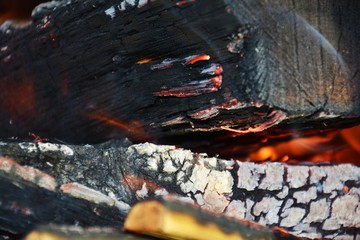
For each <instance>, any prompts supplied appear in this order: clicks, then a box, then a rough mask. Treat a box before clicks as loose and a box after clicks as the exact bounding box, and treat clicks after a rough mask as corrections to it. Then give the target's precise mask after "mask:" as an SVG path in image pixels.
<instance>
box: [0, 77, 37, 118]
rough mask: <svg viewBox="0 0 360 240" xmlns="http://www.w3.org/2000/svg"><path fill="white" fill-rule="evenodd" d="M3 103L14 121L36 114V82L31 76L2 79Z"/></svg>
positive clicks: (0, 84)
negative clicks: (18, 78)
mask: <svg viewBox="0 0 360 240" xmlns="http://www.w3.org/2000/svg"><path fill="white" fill-rule="evenodd" d="M0 82H1V83H0V89H3V92H2V93H1V94H2V95H3V96H2V98H1V103H0V104H1V105H3V107H4V109H6V110H7V111H8V112H9V117H10V119H11V120H13V121H22V120H27V119H29V118H32V117H34V116H35V115H36V100H35V93H34V82H33V81H32V79H30V78H24V79H21V80H13V79H11V80H9V81H6V80H5V81H0Z"/></svg>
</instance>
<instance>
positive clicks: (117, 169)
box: [0, 141, 360, 239]
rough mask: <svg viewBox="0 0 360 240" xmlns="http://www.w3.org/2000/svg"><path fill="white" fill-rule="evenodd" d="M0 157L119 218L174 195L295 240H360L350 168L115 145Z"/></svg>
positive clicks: (37, 148)
mask: <svg viewBox="0 0 360 240" xmlns="http://www.w3.org/2000/svg"><path fill="white" fill-rule="evenodd" d="M0 152H1V155H2V156H5V157H7V158H13V159H15V160H16V161H17V162H18V164H21V165H26V166H29V167H34V168H36V169H38V170H40V171H42V172H43V174H42V175H41V176H44V174H45V173H46V174H48V175H49V176H52V177H53V178H54V179H55V181H49V180H46V181H44V180H43V179H49V178H44V177H37V178H33V181H34V182H35V183H36V184H37V185H40V183H42V182H46V183H48V184H47V185H45V186H50V187H47V188H48V189H51V190H49V191H54V190H53V189H60V190H61V191H62V192H66V193H68V194H70V195H71V196H73V197H77V198H86V199H87V200H88V201H89V200H90V201H95V202H103V203H106V204H108V205H109V204H110V205H112V206H116V207H117V208H118V209H122V211H123V212H124V211H125V212H126V211H127V210H128V209H129V206H130V205H132V204H134V203H135V202H137V201H139V200H143V199H148V198H152V197H154V196H162V195H168V194H174V195H176V196H177V197H178V198H179V199H182V200H184V201H190V202H192V203H195V204H197V205H199V206H200V207H201V208H202V209H205V210H209V211H211V212H215V213H220V214H225V215H227V216H231V217H235V218H238V219H248V220H253V221H256V222H259V223H261V224H263V225H267V226H270V227H281V228H285V229H286V230H288V231H289V232H290V233H293V234H296V235H297V236H303V237H309V238H323V237H328V238H336V237H337V238H339V239H341V238H342V237H349V238H351V237H355V238H356V237H359V235H358V232H359V229H360V221H359V220H360V212H359V209H360V208H359V200H360V185H359V180H360V168H359V167H358V166H354V165H350V164H341V165H323V166H298V165H286V164H283V163H266V164H256V163H251V162H238V161H235V160H224V159H219V158H214V157H207V155H206V154H197V153H193V152H191V151H189V150H184V149H177V148H175V147H173V146H164V145H154V144H150V143H144V144H138V145H126V143H125V142H116V141H112V142H108V143H106V144H101V145H85V146H77V145H59V144H52V143H31V142H27V143H26V142H22V143H6V144H4V143H2V144H0ZM9 161H10V160H6V159H2V161H1V163H2V164H0V166H1V171H3V172H4V171H5V172H11V173H12V174H18V175H21V174H20V173H21V172H24V171H21V170H20V171H19V170H18V171H11V169H19V168H20V167H19V166H18V167H12V168H11V167H6V166H9ZM6 162H8V164H7V165H6V164H5V163H6ZM10 163H11V161H10ZM10 165H11V164H10ZM4 166H5V167H4ZM29 167H27V168H29ZM2 174H4V173H2ZM20 177H21V176H20ZM21 178H23V179H24V178H25V179H27V181H31V178H29V177H21ZM49 182H50V184H49ZM54 184H55V185H56V186H54ZM43 186H44V183H43ZM60 186H61V187H60ZM86 187H87V188H90V189H92V190H90V189H87V188H86ZM66 189H70V190H68V191H65V190H66ZM79 189H80V190H79ZM94 190H96V191H98V192H100V193H102V194H101V195H99V194H100V193H97V194H95V193H94V192H92V191H94ZM8 191H11V189H8ZM57 191H58V190H57ZM83 192H85V194H84V193H83ZM89 192H90V193H89ZM89 195H90V197H89ZM2 196H3V195H2ZM2 201H3V200H2ZM29 201H31V199H29ZM1 208H3V207H1ZM34 211H35V210H34ZM10 214H11V213H10ZM12 214H13V213H12ZM60 214H61V213H60ZM66 214H67V213H66V211H65V212H64V213H63V215H66ZM10 216H11V215H10ZM0 221H1V220H0ZM19 221H21V220H19ZM49 221H50V222H51V221H52V220H51V219H50V220H49ZM36 223H37V222H36V221H34V224H36ZM1 225H2V224H0V226H1Z"/></svg>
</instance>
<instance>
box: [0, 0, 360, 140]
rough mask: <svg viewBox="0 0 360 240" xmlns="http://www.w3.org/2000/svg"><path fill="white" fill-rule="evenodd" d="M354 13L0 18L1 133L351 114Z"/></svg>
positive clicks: (195, 8) (355, 112)
mask: <svg viewBox="0 0 360 240" xmlns="http://www.w3.org/2000/svg"><path fill="white" fill-rule="evenodd" d="M133 2H135V3H134V4H135V5H134V6H132V3H133ZM143 3H146V4H143ZM358 12H360V4H359V2H358V1H355V0H354V1H350V0H349V1H335V0H333V1H277V0H272V1H262V0H255V1H254V0H245V1H230V0H211V1H209V0H207V1H202V0H198V1H168V0H167V1H161V0H156V1H120V2H119V1H117V0H116V1H115V0H109V1H102V0H83V1H75V0H74V1H73V0H69V1H53V2H51V3H47V4H43V5H41V6H39V7H37V8H36V9H35V10H34V11H33V16H32V23H31V24H30V25H28V26H27V27H24V28H17V27H15V26H12V25H11V24H9V23H8V22H7V23H4V24H3V25H2V26H1V31H0V48H1V51H0V62H1V64H0V89H1V97H0V137H1V138H10V137H20V138H29V133H35V134H37V135H39V136H41V137H44V138H50V139H59V140H62V141H66V142H73V143H84V142H85V143H90V142H102V141H104V140H106V139H111V138H120V137H123V136H124V135H126V136H128V137H130V138H131V139H132V140H134V141H143V140H149V139H151V140H154V139H164V138H165V137H167V136H179V135H182V134H184V133H188V132H207V131H211V132H213V131H214V132H218V133H219V135H224V134H227V133H234V134H235V135H243V134H247V133H257V132H262V131H265V130H267V129H268V130H269V132H267V133H266V135H270V136H271V135H279V134H284V133H292V132H293V131H303V132H308V131H311V130H312V129H314V128H315V129H332V128H339V127H346V126H351V125H354V124H357V123H358V121H359V114H360V107H359V106H360V100H359V96H360V94H359V82H360V81H359V74H358V70H359V59H360V57H359V56H360V51H359V45H358V41H359V39H360V38H359V36H360V30H359V28H358V26H359V25H360V24H359V23H360V20H359V18H358ZM258 134H259V135H261V133H258ZM199 136H200V139H202V140H205V141H207V140H208V139H210V138H209V137H208V135H205V137H204V136H203V135H201V134H199ZM183 139H186V140H189V137H188V136H186V137H185V138H175V140H176V141H175V142H181V141H183ZM167 140H168V139H166V141H167ZM173 140H174V138H173ZM231 140H232V141H233V139H231ZM160 142H161V141H160ZM198 143H200V142H198Z"/></svg>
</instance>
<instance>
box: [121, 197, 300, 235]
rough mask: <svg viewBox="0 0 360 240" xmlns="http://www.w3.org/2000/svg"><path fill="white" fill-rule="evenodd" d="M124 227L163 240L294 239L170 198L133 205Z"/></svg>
mask: <svg viewBox="0 0 360 240" xmlns="http://www.w3.org/2000/svg"><path fill="white" fill-rule="evenodd" d="M124 227H125V229H126V230H128V231H132V232H135V233H141V234H146V235H150V236H158V237H160V238H163V239H194V240H207V239H214V240H216V239H218V240H221V239H231V240H235V239H236V240H251V239H254V240H255V239H258V240H260V239H264V240H265V239H269V240H270V239H296V238H295V237H293V236H290V235H284V234H282V233H278V232H274V231H271V230H270V229H268V228H265V227H263V226H260V225H258V224H254V223H250V222H246V221H242V222H240V221H234V220H231V219H229V218H226V217H221V216H217V215H214V214H210V213H208V212H205V211H200V209H199V208H196V207H194V206H192V205H190V204H189V203H184V202H180V201H174V200H173V199H171V198H167V199H160V200H150V201H143V202H140V203H137V204H136V205H135V206H133V207H132V208H131V210H130V212H129V214H128V216H127V217H126V220H125V223H124Z"/></svg>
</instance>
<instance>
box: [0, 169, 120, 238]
mask: <svg viewBox="0 0 360 240" xmlns="http://www.w3.org/2000/svg"><path fill="white" fill-rule="evenodd" d="M0 192H1V195H0V202H1V207H0V216H1V217H0V237H1V236H8V237H14V238H16V239H20V238H21V237H23V236H24V234H27V233H28V232H29V231H31V230H32V229H34V228H35V227H36V226H38V225H43V224H50V223H52V224H63V225H77V226H83V227H86V226H108V227H117V228H119V227H120V226H122V223H123V220H124V217H125V214H124V213H122V212H121V211H119V210H118V209H117V208H116V207H109V206H107V205H103V204H96V203H94V202H90V201H86V200H83V199H78V198H75V197H72V196H70V195H68V194H64V193H60V192H58V191H50V190H48V189H45V188H42V187H40V186H38V185H36V184H34V183H30V182H29V181H25V180H23V179H19V178H16V177H14V176H13V175H11V174H8V173H5V172H3V171H1V170H0Z"/></svg>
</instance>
